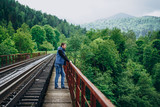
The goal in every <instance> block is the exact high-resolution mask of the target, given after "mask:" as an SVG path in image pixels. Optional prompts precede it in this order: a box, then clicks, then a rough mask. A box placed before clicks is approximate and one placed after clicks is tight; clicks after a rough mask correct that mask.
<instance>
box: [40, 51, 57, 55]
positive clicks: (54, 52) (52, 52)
mask: <svg viewBox="0 0 160 107" xmlns="http://www.w3.org/2000/svg"><path fill="white" fill-rule="evenodd" d="M37 52H45V51H37ZM56 53H57V50H54V51H47V54H56Z"/></svg>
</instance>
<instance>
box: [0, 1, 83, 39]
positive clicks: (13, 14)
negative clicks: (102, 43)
mask: <svg viewBox="0 0 160 107" xmlns="http://www.w3.org/2000/svg"><path fill="white" fill-rule="evenodd" d="M9 21H11V22H12V24H13V27H14V29H15V30H16V29H17V28H19V27H21V25H22V24H23V23H26V24H27V25H29V27H30V28H31V27H32V26H34V25H42V26H43V25H46V24H48V25H50V26H52V27H53V28H57V29H58V30H59V31H60V32H61V33H63V34H64V35H65V36H66V37H69V36H70V35H73V34H75V33H79V34H85V32H86V30H85V29H82V28H80V26H75V25H73V24H69V23H68V22H67V21H66V20H62V19H59V18H58V17H56V16H53V15H50V14H46V13H42V12H41V11H37V10H34V9H31V8H30V7H28V6H25V5H22V4H20V3H19V2H18V1H16V0H1V3H0V25H2V26H6V25H7V24H8V23H9Z"/></svg>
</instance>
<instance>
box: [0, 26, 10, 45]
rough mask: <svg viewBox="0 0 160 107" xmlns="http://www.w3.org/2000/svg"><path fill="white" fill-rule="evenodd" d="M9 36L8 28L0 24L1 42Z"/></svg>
mask: <svg viewBox="0 0 160 107" xmlns="http://www.w3.org/2000/svg"><path fill="white" fill-rule="evenodd" d="M9 37H10V36H9V34H8V30H7V29H6V28H5V27H2V26H0V43H2V42H3V41H4V40H5V39H7V38H9Z"/></svg>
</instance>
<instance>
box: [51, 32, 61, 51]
mask: <svg viewBox="0 0 160 107" xmlns="http://www.w3.org/2000/svg"><path fill="white" fill-rule="evenodd" d="M54 33H55V40H54V42H53V46H54V47H55V49H57V48H58V46H57V43H58V42H59V36H60V35H61V33H60V32H59V31H58V29H54Z"/></svg>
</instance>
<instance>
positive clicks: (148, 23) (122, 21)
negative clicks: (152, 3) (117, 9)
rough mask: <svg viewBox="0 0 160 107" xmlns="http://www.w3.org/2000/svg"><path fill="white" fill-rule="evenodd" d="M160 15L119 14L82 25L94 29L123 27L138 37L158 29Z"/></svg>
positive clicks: (122, 29) (124, 30) (125, 30)
mask: <svg viewBox="0 0 160 107" xmlns="http://www.w3.org/2000/svg"><path fill="white" fill-rule="evenodd" d="M159 22H160V17H154V16H143V17H133V16H129V15H125V14H118V15H115V16H112V17H110V18H106V19H100V20H97V21H95V22H92V23H88V24H83V25H81V27H83V28H85V27H86V28H87V29H88V30H90V29H91V28H92V29H105V28H110V29H113V28H114V27H116V28H119V29H121V31H123V32H128V30H133V31H134V32H135V34H136V36H137V38H138V37H140V36H145V35H146V34H147V33H148V31H156V30H159V28H160V24H159Z"/></svg>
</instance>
